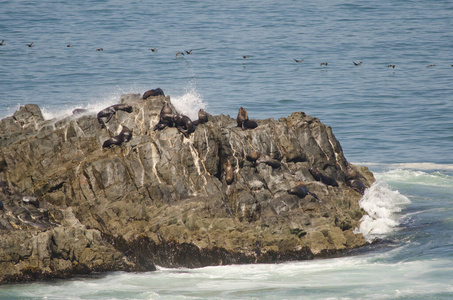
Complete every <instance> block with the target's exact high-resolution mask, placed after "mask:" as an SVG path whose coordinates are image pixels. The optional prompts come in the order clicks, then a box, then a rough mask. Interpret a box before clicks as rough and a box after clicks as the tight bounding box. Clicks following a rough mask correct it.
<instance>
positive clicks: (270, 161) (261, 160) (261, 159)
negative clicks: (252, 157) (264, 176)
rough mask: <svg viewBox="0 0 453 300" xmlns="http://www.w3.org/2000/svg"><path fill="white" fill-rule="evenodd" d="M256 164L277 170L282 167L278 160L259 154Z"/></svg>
mask: <svg viewBox="0 0 453 300" xmlns="http://www.w3.org/2000/svg"><path fill="white" fill-rule="evenodd" d="M256 163H257V164H260V163H264V164H266V165H269V166H271V167H272V169H278V168H280V167H281V165H282V164H281V163H280V161H279V160H277V159H274V158H272V157H270V156H269V155H267V154H262V153H261V154H260V156H259V157H258V159H257V160H256Z"/></svg>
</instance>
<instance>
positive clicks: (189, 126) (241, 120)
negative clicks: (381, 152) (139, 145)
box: [97, 88, 366, 199]
mask: <svg viewBox="0 0 453 300" xmlns="http://www.w3.org/2000/svg"><path fill="white" fill-rule="evenodd" d="M153 96H165V94H164V92H163V90H162V89H160V88H157V89H153V90H149V91H146V92H145V93H144V94H143V96H142V99H143V100H146V99H147V98H149V97H153ZM119 110H122V111H125V112H129V113H130V112H132V107H131V106H129V105H127V104H115V105H112V106H109V107H107V108H105V109H103V110H101V111H100V112H99V113H98V114H97V119H98V121H99V123H100V124H101V126H102V127H103V128H105V124H106V123H108V122H109V121H110V120H111V118H112V117H113V116H114V115H115V113H116V112H117V111H119ZM207 121H208V114H207V113H206V112H205V111H204V110H203V109H200V110H199V111H198V119H197V120H195V121H192V120H191V119H190V118H189V117H188V116H186V115H184V114H182V113H174V112H173V109H172V107H171V106H170V104H169V102H165V103H164V105H163V107H162V109H161V111H160V113H159V122H158V123H157V124H156V125H155V126H154V128H153V130H154V131H156V130H163V129H164V128H166V127H176V128H177V129H178V131H179V132H181V133H183V134H185V135H189V134H191V133H193V132H194V131H195V128H196V127H197V126H198V125H199V124H204V123H206V122H207ZM236 122H237V127H241V128H242V130H247V129H254V128H257V127H258V123H257V122H256V121H254V120H251V119H249V116H248V114H247V111H246V110H245V109H244V108H243V107H240V108H239V111H238V115H237V118H236ZM131 138H132V131H131V130H130V129H129V128H127V127H126V126H123V129H122V131H121V132H120V134H119V135H117V136H114V137H112V138H110V139H108V140H106V141H105V142H104V144H103V145H102V147H103V148H110V147H112V146H113V145H121V144H122V143H124V142H128V141H130V140H131ZM246 159H247V160H248V161H250V162H253V163H255V164H256V165H259V164H262V163H263V164H266V165H268V166H270V167H272V168H273V169H279V168H281V166H282V163H281V162H280V161H279V160H278V159H275V158H272V157H271V156H270V155H268V154H264V153H260V152H257V151H252V152H251V153H249V154H246ZM308 171H309V172H310V174H311V175H312V176H313V178H314V179H315V180H316V181H319V182H321V183H323V184H325V185H330V186H334V187H338V182H337V181H336V180H335V179H334V178H332V177H330V176H328V175H326V174H325V173H323V172H322V171H320V170H319V169H318V168H315V167H312V168H309V169H308ZM357 177H358V176H357V173H356V172H355V170H354V169H353V168H352V167H351V166H350V165H349V164H348V165H347V172H346V184H347V185H348V186H350V187H352V188H353V189H354V190H356V191H358V192H360V193H361V194H364V192H365V189H366V187H365V185H364V184H363V182H362V181H361V180H360V179H358V178H357ZM224 178H225V181H226V183H227V184H228V185H231V184H232V183H233V182H234V171H233V166H232V165H231V162H230V161H229V160H227V161H226V166H225V168H224ZM287 192H288V193H289V194H293V195H296V196H298V197H300V198H304V197H305V196H307V195H311V196H313V197H314V198H315V199H318V196H317V195H316V194H314V193H312V192H310V191H309V190H308V188H307V187H306V186H305V184H304V183H303V182H302V181H299V182H298V183H297V185H296V186H294V187H292V188H290V189H288V190H287Z"/></svg>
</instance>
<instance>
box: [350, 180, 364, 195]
mask: <svg viewBox="0 0 453 300" xmlns="http://www.w3.org/2000/svg"><path fill="white" fill-rule="evenodd" d="M346 184H347V185H348V186H350V187H352V188H353V189H354V190H356V191H357V192H359V193H360V194H362V195H363V194H365V189H366V186H365V184H363V182H362V181H361V180H359V179H352V180H347V181H346Z"/></svg>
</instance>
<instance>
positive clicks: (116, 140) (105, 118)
mask: <svg viewBox="0 0 453 300" xmlns="http://www.w3.org/2000/svg"><path fill="white" fill-rule="evenodd" d="M119 110H122V111H125V112H128V113H131V112H132V106H130V105H127V104H115V105H112V106H109V107H107V108H104V109H103V110H101V111H100V112H98V114H97V118H98V122H99V124H101V128H106V126H105V124H106V123H108V122H109V121H110V120H111V119H112V117H113V116H114V115H115V114H116V112H117V111H119ZM131 138H132V130H130V129H129V128H128V127H127V126H124V125H123V129H122V130H121V132H120V134H118V135H117V136H114V137H112V138H110V139H108V140H106V141H105V142H104V143H103V144H102V148H110V147H112V146H114V145H117V146H119V145H121V144H122V143H125V142H129V141H130V140H131Z"/></svg>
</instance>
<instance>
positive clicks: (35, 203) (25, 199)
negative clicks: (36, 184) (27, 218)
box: [22, 196, 39, 208]
mask: <svg viewBox="0 0 453 300" xmlns="http://www.w3.org/2000/svg"><path fill="white" fill-rule="evenodd" d="M22 202H24V203H25V204H31V205H33V206H34V207H36V208H39V200H38V198H36V197H33V196H24V197H22Z"/></svg>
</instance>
